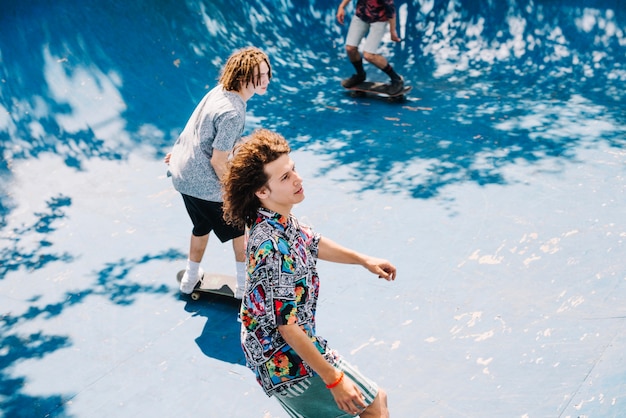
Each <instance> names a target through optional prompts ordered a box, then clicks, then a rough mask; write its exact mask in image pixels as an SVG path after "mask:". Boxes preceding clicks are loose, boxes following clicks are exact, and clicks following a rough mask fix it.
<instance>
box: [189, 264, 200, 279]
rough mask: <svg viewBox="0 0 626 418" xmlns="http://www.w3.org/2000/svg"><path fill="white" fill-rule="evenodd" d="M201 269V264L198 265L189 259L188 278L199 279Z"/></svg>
mask: <svg viewBox="0 0 626 418" xmlns="http://www.w3.org/2000/svg"><path fill="white" fill-rule="evenodd" d="M199 268H200V263H196V262H195V261H191V260H189V259H187V277H189V278H192V279H194V278H196V277H198V269H199Z"/></svg>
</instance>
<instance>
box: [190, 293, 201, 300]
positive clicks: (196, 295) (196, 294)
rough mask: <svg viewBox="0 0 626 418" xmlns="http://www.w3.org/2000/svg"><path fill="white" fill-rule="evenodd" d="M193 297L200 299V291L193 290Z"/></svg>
mask: <svg viewBox="0 0 626 418" xmlns="http://www.w3.org/2000/svg"><path fill="white" fill-rule="evenodd" d="M191 299H193V300H198V299H200V293H198V292H193V293H192V294H191Z"/></svg>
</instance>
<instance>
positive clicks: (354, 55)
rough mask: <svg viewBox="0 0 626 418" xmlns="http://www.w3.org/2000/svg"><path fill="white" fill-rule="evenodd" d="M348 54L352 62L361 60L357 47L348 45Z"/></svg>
mask: <svg viewBox="0 0 626 418" xmlns="http://www.w3.org/2000/svg"><path fill="white" fill-rule="evenodd" d="M346 54H348V58H350V61H357V60H360V59H361V54H360V53H359V48H358V47H356V46H352V45H346Z"/></svg>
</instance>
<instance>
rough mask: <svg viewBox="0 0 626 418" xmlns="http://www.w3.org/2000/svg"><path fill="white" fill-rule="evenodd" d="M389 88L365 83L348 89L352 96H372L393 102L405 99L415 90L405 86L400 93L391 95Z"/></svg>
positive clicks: (383, 85)
mask: <svg viewBox="0 0 626 418" xmlns="http://www.w3.org/2000/svg"><path fill="white" fill-rule="evenodd" d="M389 87H390V84H386V83H380V82H372V81H364V82H363V83H360V84H357V85H356V86H354V87H350V88H348V90H351V91H352V95H353V96H357V97H359V96H360V97H363V96H365V95H370V96H374V97H381V98H384V99H387V100H392V101H393V100H402V99H404V96H405V95H406V94H407V93H408V92H409V91H411V89H412V88H413V87H411V86H404V88H403V89H402V90H400V91H399V92H398V93H395V94H389V92H388V90H389ZM344 88H345V87H344Z"/></svg>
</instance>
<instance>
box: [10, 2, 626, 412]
mask: <svg viewBox="0 0 626 418" xmlns="http://www.w3.org/2000/svg"><path fill="white" fill-rule="evenodd" d="M337 5H338V2H337V1H321V0H320V1H302V0H296V1H282V2H278V1H276V2H268V1H264V0H245V1H244V0H233V1H228V2H226V1H195V0H188V1H173V0H169V1H168V0H165V1H158V2H148V1H141V0H140V1H136V2H125V1H120V0H112V1H108V2H101V1H93V0H87V1H81V2H78V1H72V0H59V1H55V2H43V1H15V0H8V1H3V2H2V3H1V4H0V27H1V28H2V30H0V65H1V71H2V73H1V75H0V81H1V82H0V106H1V109H0V144H1V147H2V150H1V151H2V160H1V162H2V164H1V165H0V188H1V189H2V190H1V192H0V240H1V243H0V315H1V321H0V359H1V361H0V411H1V412H0V416H2V417H7V418H8V417H111V416H113V417H136V416H155V417H196V416H209V417H262V418H269V417H281V418H284V417H287V415H286V413H285V412H284V411H283V410H282V409H281V408H280V407H279V405H278V403H277V402H276V401H275V400H273V399H271V398H267V397H266V396H265V395H264V394H263V392H262V391H261V389H260V387H259V386H258V384H257V383H256V381H255V379H254V377H253V375H252V372H250V371H249V370H248V369H247V368H246V367H245V365H244V361H243V355H242V352H241V349H240V346H239V329H240V324H239V322H237V311H238V306H237V303H236V302H234V301H231V300H225V299H220V298H216V297H206V298H202V299H201V300H199V301H193V300H191V299H190V298H187V297H183V296H181V295H179V293H178V289H177V283H176V279H175V276H176V273H177V272H178V271H179V270H180V269H182V268H184V266H185V260H186V257H187V247H188V241H189V235H190V232H191V224H190V221H189V220H188V217H187V214H186V212H185V209H184V206H183V203H182V199H181V198H180V195H179V194H178V193H177V192H176V191H175V190H174V189H173V187H172V185H171V181H170V180H169V178H167V176H166V170H167V167H166V165H165V164H164V163H163V157H164V155H165V154H166V153H167V152H168V151H169V150H170V148H171V146H172V144H173V142H174V141H175V139H176V137H177V135H178V133H179V132H180V131H181V130H182V128H183V126H184V124H185V122H186V121H187V118H188V117H189V115H190V114H191V112H192V111H193V109H194V107H195V104H196V103H197V102H198V101H199V100H200V99H201V98H202V96H203V95H204V94H205V93H206V92H207V91H208V90H209V89H210V88H212V87H213V86H215V85H216V80H217V77H218V76H219V70H220V68H221V66H222V65H223V64H224V62H225V60H226V58H227V57H228V55H230V53H231V52H232V51H234V50H235V49H238V48H241V47H244V46H248V45H254V46H258V47H260V48H262V49H263V50H264V51H266V52H267V53H268V55H269V57H270V60H271V63H272V66H273V75H274V77H273V78H272V80H271V84H270V86H269V90H268V93H267V94H266V95H265V96H263V97H260V96H255V97H253V98H252V99H251V100H250V101H249V102H248V111H247V119H246V129H245V133H246V134H248V133H250V132H252V131H253V130H254V129H256V128H259V127H264V128H269V129H272V130H275V131H278V132H279V133H281V134H282V135H284V136H285V137H286V138H287V139H288V140H289V142H290V144H291V146H292V148H293V152H292V158H293V159H294V161H295V162H296V165H297V169H298V171H299V173H300V174H301V176H302V177H303V178H304V189H305V192H306V199H305V201H304V202H303V203H302V204H300V205H299V206H297V207H296V208H295V211H294V212H295V214H296V215H297V216H299V217H300V218H302V219H303V220H304V221H305V222H307V223H309V224H311V225H312V226H313V227H314V228H315V229H316V230H317V231H318V232H320V233H321V234H322V235H324V236H328V237H329V238H331V239H333V240H335V241H337V242H339V243H341V244H344V245H346V246H348V247H351V248H354V249H356V250H358V251H360V252H363V253H366V254H370V255H375V256H379V257H384V258H387V259H389V260H391V261H392V262H393V263H394V264H395V265H396V267H397V269H398V276H397V280H396V281H395V282H393V283H387V282H385V281H383V280H379V279H377V278H375V277H373V276H372V275H371V274H370V273H368V272H367V271H366V270H365V269H363V268H362V267H360V266H350V265H335V264H330V263H326V262H323V261H320V262H319V271H320V276H321V281H322V286H321V295H320V302H319V309H318V324H317V328H318V332H319V334H320V335H322V336H324V337H325V338H326V339H328V340H329V342H330V345H331V346H332V347H333V348H335V349H337V350H338V351H339V352H340V353H342V354H343V356H345V357H346V358H347V359H348V360H349V361H350V362H351V363H353V364H354V365H356V366H358V368H359V369H360V370H361V371H362V372H363V373H364V374H365V375H367V376H368V377H370V378H371V379H373V380H375V381H376V382H377V383H378V384H379V385H380V386H381V387H383V388H385V390H386V391H387V393H388V397H389V405H390V411H391V414H392V416H394V417H450V418H457V417H459V418H460V417H480V418H482V417H528V418H534V417H620V416H624V411H626V377H625V376H626V359H625V358H624V353H625V352H626V322H625V321H626V303H625V302H624V301H625V300H626V261H625V260H626V251H625V243H624V241H625V240H626V225H625V221H626V219H625V211H624V206H625V205H624V203H625V202H626V195H625V185H626V169H625V167H626V166H625V164H626V150H625V146H626V139H625V138H626V106H625V105H626V103H625V96H624V95H625V93H624V85H625V83H626V35H625V33H624V28H625V27H626V13H625V9H624V4H623V2H620V1H608V0H604V1H602V0H599V1H591V2H589V1H582V0H570V1H567V2H566V1H546V0H543V1H542V0H540V1H510V2H492V1H487V0H477V1H447V0H444V1H436V2H433V1H422V2H419V1H416V0H413V1H402V0H396V6H397V10H398V28H399V32H400V36H401V37H402V38H403V41H402V42H400V43H397V44H396V43H393V42H391V41H390V39H389V36H388V35H387V36H386V37H385V39H384V42H383V45H382V46H381V49H380V52H381V53H382V54H383V55H385V56H386V57H388V59H389V61H390V62H391V63H392V65H393V66H394V68H395V69H396V71H397V72H398V73H400V74H401V75H402V76H403V77H404V79H405V83H406V84H408V85H411V86H412V87H413V89H412V91H411V92H410V93H409V95H408V96H407V97H406V100H405V101H404V102H400V103H389V102H386V101H383V100H378V99H375V98H367V97H364V98H359V97H353V96H351V95H350V94H349V92H348V91H346V90H344V89H343V88H342V87H341V85H340V81H341V79H342V78H345V77H348V76H350V75H351V74H352V71H353V70H352V67H351V65H350V63H349V62H348V60H347V58H346V56H345V50H344V39H345V35H346V33H347V25H344V26H341V25H339V24H338V23H337V22H336V18H335V13H336V7H337ZM353 8H354V5H353V4H351V5H350V6H349V7H348V14H349V15H352V10H353ZM365 69H366V71H367V74H368V78H369V79H372V80H374V81H385V77H386V76H385V75H384V74H383V73H382V72H380V71H378V70H377V69H376V68H374V67H373V66H371V65H370V64H367V63H366V64H365ZM202 264H203V268H204V269H205V270H207V271H215V272H221V273H227V274H233V273H234V262H233V256H232V249H231V246H230V244H220V243H219V241H218V240H217V239H216V238H215V237H212V238H211V239H210V241H209V248H208V250H207V253H206V254H205V257H204V260H203V263H202Z"/></svg>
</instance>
